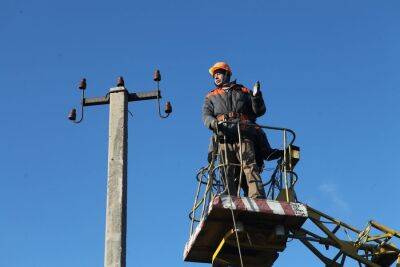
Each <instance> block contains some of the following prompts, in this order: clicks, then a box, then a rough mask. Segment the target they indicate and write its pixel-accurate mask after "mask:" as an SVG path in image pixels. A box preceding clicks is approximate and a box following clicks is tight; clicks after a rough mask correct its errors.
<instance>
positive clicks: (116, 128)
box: [104, 87, 128, 267]
mask: <svg viewBox="0 0 400 267" xmlns="http://www.w3.org/2000/svg"><path fill="white" fill-rule="evenodd" d="M127 115H128V93H127V91H126V90H125V88H124V87H115V88H111V89H110V119H109V130H108V131H109V135H108V183H107V214H106V241H105V242H106V243H105V258H104V266H107V267H111V266H121V267H123V266H125V265H126V264H125V259H126V256H125V255H126V206H127V195H126V194H127V165H128V161H127V160H128V151H127V145H128V118H127Z"/></svg>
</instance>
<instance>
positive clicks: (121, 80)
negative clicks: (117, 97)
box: [117, 76, 125, 87]
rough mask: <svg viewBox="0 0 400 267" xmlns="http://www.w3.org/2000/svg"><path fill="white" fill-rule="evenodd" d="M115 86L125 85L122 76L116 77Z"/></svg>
mask: <svg viewBox="0 0 400 267" xmlns="http://www.w3.org/2000/svg"><path fill="white" fill-rule="evenodd" d="M117 86H118V87H121V86H125V81H124V77H122V76H119V77H118V78H117Z"/></svg>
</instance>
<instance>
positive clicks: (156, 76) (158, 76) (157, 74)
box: [153, 70, 161, 82]
mask: <svg viewBox="0 0 400 267" xmlns="http://www.w3.org/2000/svg"><path fill="white" fill-rule="evenodd" d="M153 80H154V81H155V82H159V81H161V73H160V71H159V70H155V71H154V74H153Z"/></svg>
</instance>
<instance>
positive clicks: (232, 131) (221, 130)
mask: <svg viewBox="0 0 400 267" xmlns="http://www.w3.org/2000/svg"><path fill="white" fill-rule="evenodd" d="M217 129H218V132H217V133H218V136H222V137H223V136H226V137H227V138H228V139H230V140H234V139H235V138H236V137H237V124H234V123H226V122H222V121H221V122H218V125H217Z"/></svg>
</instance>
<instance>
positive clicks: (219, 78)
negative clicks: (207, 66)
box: [214, 70, 229, 86]
mask: <svg viewBox="0 0 400 267" xmlns="http://www.w3.org/2000/svg"><path fill="white" fill-rule="evenodd" d="M227 78H228V77H227V75H226V71H224V70H217V71H216V72H215V73H214V83H215V85H216V86H221V85H222V84H224V83H226V82H229V81H227Z"/></svg>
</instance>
